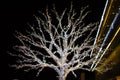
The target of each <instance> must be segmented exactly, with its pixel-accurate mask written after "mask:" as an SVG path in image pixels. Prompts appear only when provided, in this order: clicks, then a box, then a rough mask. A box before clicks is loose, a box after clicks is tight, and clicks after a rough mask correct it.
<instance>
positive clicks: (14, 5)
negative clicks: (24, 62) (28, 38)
mask: <svg viewBox="0 0 120 80" xmlns="http://www.w3.org/2000/svg"><path fill="white" fill-rule="evenodd" d="M71 1H72V2H73V5H74V8H75V9H77V10H79V9H80V7H81V6H86V5H89V8H88V9H89V10H90V11H91V13H90V14H89V15H88V16H87V19H86V21H87V22H97V21H100V18H101V15H102V12H103V9H104V5H105V1H106V0H1V1H0V74H1V75H0V78H1V79H3V80H12V78H17V77H15V76H16V75H17V71H15V70H14V69H11V68H9V66H8V64H9V63H10V62H11V58H10V56H8V54H7V51H9V50H10V49H12V46H13V45H14V44H15V43H16V42H15V37H14V36H13V35H14V32H15V31H16V30H18V31H24V30H25V28H26V27H25V26H26V24H27V23H28V22H31V21H32V19H33V14H36V13H37V11H41V10H44V9H45V8H46V6H48V7H51V6H52V5H53V4H55V5H56V8H57V10H58V11H60V12H61V11H62V10H64V8H65V7H68V6H69V5H70V2H71ZM48 72H51V73H48V74H54V72H53V73H52V71H50V70H49V69H48ZM33 73H34V71H33V72H30V73H28V74H30V75H32V76H31V79H29V78H27V79H29V80H33V79H32V77H33V76H34V77H35V74H33ZM43 74H46V73H43ZM43 74H41V75H42V76H45V75H43ZM18 75H22V76H19V77H23V76H24V75H26V73H23V74H22V71H21V73H20V72H19V74H18ZM3 76H4V77H3ZM49 76H50V75H49ZM26 77H29V76H28V75H26ZM46 77H47V76H46ZM46 79H47V78H44V79H39V80H46ZM51 79H52V78H51ZM21 80H25V78H24V79H21Z"/></svg>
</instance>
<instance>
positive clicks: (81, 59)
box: [14, 5, 98, 80]
mask: <svg viewBox="0 0 120 80" xmlns="http://www.w3.org/2000/svg"><path fill="white" fill-rule="evenodd" d="M85 11H86V7H85V8H82V9H81V11H80V14H77V13H76V12H75V10H73V6H72V5H71V7H70V9H65V10H64V11H63V12H62V13H61V14H58V13H57V11H56V10H55V8H53V10H51V11H49V10H48V9H46V13H42V12H40V14H41V15H42V17H38V16H35V19H36V22H35V23H37V24H35V25H29V26H30V30H31V31H29V32H27V34H22V33H19V32H17V34H16V37H17V38H18V39H19V40H20V42H21V43H22V45H20V46H19V45H17V46H15V47H14V48H15V50H17V51H18V53H15V54H14V55H16V56H18V57H19V58H20V59H19V60H18V61H17V62H18V64H16V65H14V66H15V67H17V68H24V67H28V68H29V70H30V69H39V71H38V73H37V75H39V72H41V71H42V70H43V68H45V67H50V68H52V69H54V70H55V71H56V72H57V73H58V76H59V80H65V78H66V77H67V75H68V74H69V72H71V71H72V72H73V74H74V75H75V73H74V70H76V69H84V70H88V71H90V67H89V66H90V65H91V63H92V62H93V61H94V57H95V53H93V54H94V55H93V56H92V57H90V52H91V51H92V49H93V48H94V49H96V48H98V46H97V45H93V40H94V38H92V37H93V32H94V31H95V30H96V29H97V23H90V24H88V25H85V24H84V22H83V20H84V18H85V17H86V15H87V14H88V12H85ZM85 66H88V67H85ZM25 69H26V68H25Z"/></svg>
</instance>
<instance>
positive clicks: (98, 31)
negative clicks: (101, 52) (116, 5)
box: [90, 0, 108, 69]
mask: <svg viewBox="0 0 120 80" xmlns="http://www.w3.org/2000/svg"><path fill="white" fill-rule="evenodd" d="M107 6H108V0H107V1H106V4H105V8H104V11H103V14H102V17H101V21H100V25H99V27H98V30H97V34H96V37H95V41H94V44H93V45H95V44H96V42H97V38H98V35H99V33H100V28H101V26H102V23H103V18H104V15H105V11H106V9H107ZM93 50H94V48H93V49H92V51H91V54H90V56H92V54H93ZM94 64H95V62H93V64H92V66H91V69H92V67H93V66H94Z"/></svg>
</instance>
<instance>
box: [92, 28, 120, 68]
mask: <svg viewBox="0 0 120 80" xmlns="http://www.w3.org/2000/svg"><path fill="white" fill-rule="evenodd" d="M119 31H120V27H119V29H118V30H117V32H116V33H115V35H114V37H113V38H112V40H111V41H110V43H109V44H108V45H107V47H106V49H105V51H104V52H103V54H102V55H101V56H100V58H99V60H98V61H97V63H96V64H95V66H94V67H93V70H94V69H95V67H96V66H97V65H98V63H99V62H100V60H101V59H102V57H103V56H104V54H105V53H106V51H107V50H108V48H109V47H110V45H111V44H112V42H113V41H114V39H115V37H116V36H117V34H118V32H119Z"/></svg>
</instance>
